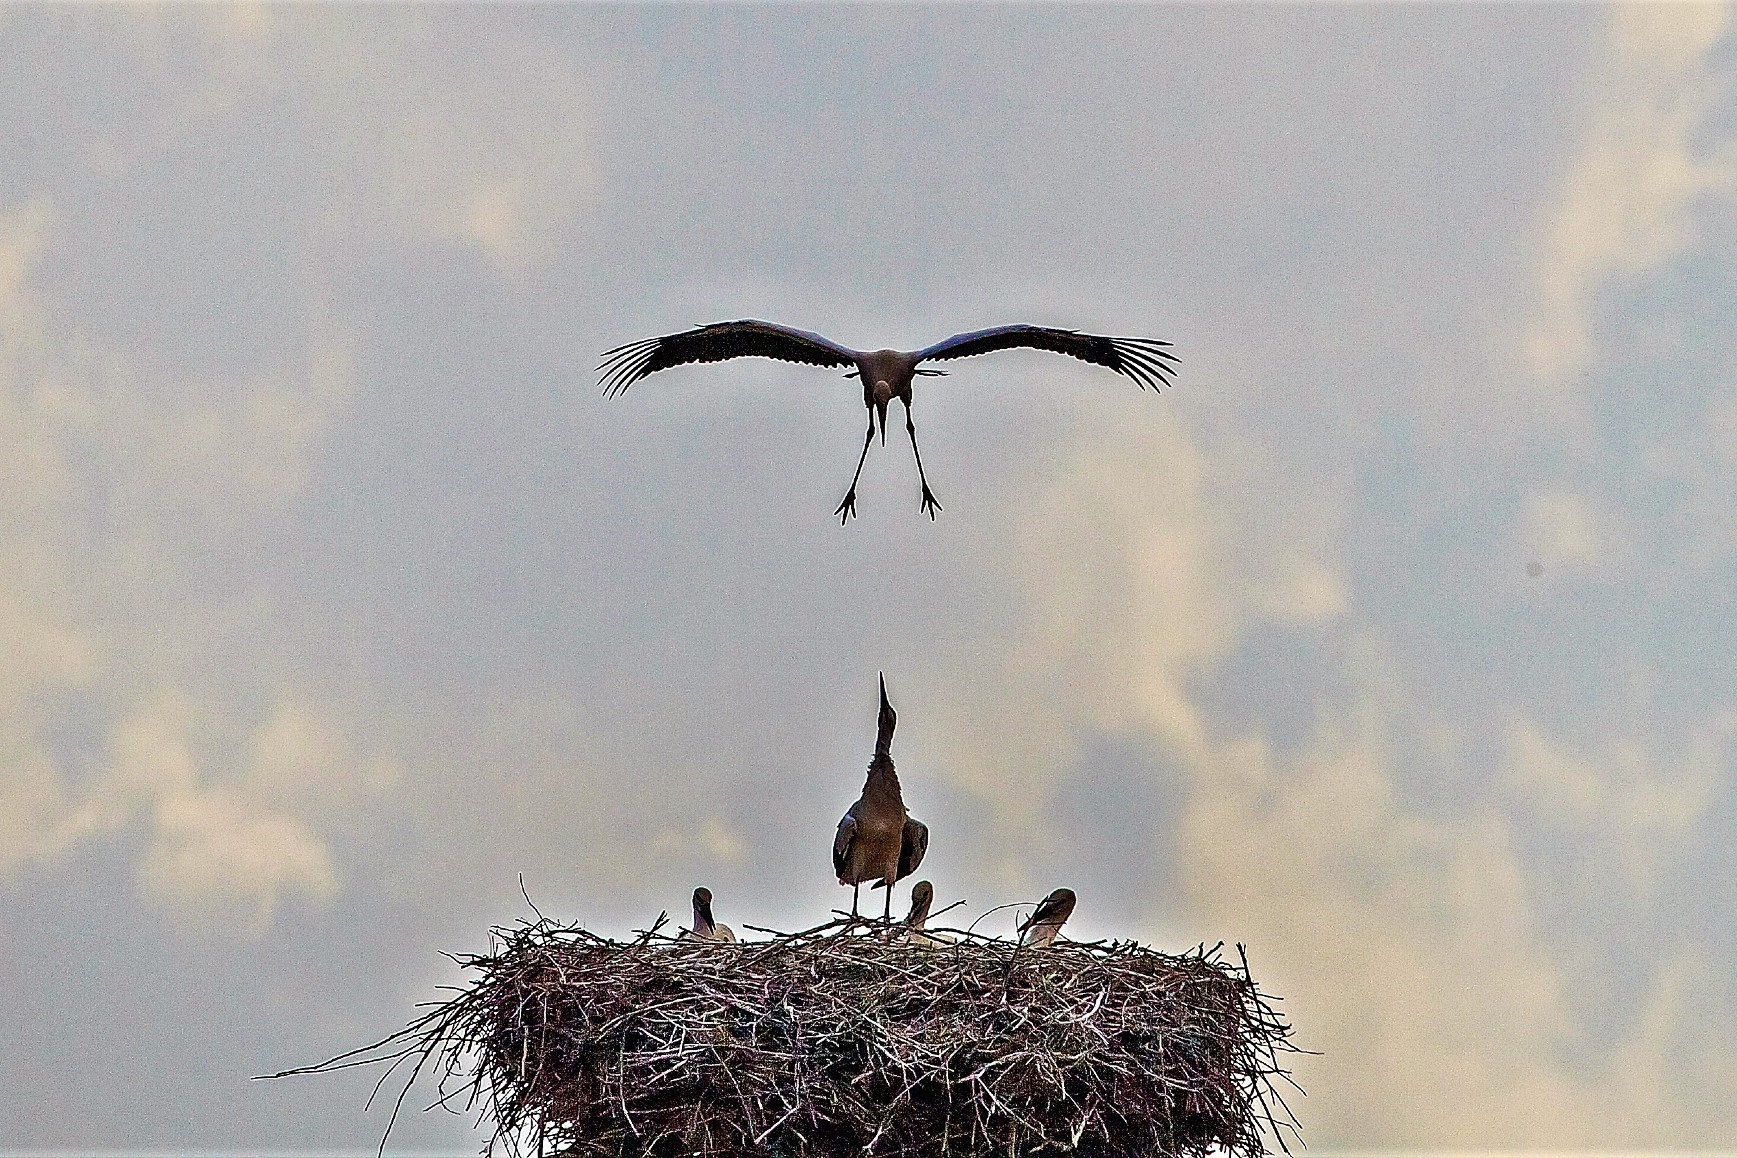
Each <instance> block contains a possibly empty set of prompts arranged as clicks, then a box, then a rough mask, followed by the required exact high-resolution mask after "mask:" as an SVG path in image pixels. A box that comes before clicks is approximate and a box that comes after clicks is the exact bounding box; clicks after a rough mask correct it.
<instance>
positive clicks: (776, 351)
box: [598, 319, 1176, 523]
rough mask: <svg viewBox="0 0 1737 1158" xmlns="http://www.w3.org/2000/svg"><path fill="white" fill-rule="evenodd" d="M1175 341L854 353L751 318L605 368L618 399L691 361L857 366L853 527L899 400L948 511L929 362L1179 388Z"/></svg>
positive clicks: (1029, 337) (1020, 331)
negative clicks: (924, 440) (930, 456)
mask: <svg viewBox="0 0 1737 1158" xmlns="http://www.w3.org/2000/svg"><path fill="white" fill-rule="evenodd" d="M1169 345H1170V343H1168V342H1160V341H1157V340H1155V339H1152V338H1106V337H1099V336H1097V335H1095V334H1081V333H1078V332H1076V331H1074V330H1060V329H1055V328H1052V327H1048V326H1025V325H1016V326H996V327H993V328H991V329H987V330H973V331H971V332H969V333H964V334H955V335H953V336H952V337H951V338H947V339H945V340H943V341H940V342H936V343H935V344H934V345H932V346H925V347H924V348H923V349H921V350H911V351H904V350H872V351H864V350H852V349H850V348H849V347H846V346H841V345H839V344H838V343H837V342H834V341H832V340H830V339H828V338H823V337H821V336H820V335H819V334H815V333H810V332H809V331H807V330H795V329H791V328H790V327H788V326H780V325H776V324H774V323H772V322H759V321H753V320H751V319H750V320H744V321H739V322H718V323H716V324H714V325H710V326H700V327H698V328H696V329H692V330H687V331H684V332H682V333H679V334H669V335H666V336H664V337H661V338H647V339H645V340H644V341H640V342H630V343H628V344H627V345H625V346H617V347H616V348H615V349H613V350H609V351H607V352H606V353H605V354H604V355H603V363H602V365H601V366H599V367H598V370H599V372H600V373H601V374H602V375H603V391H604V393H605V394H607V395H609V396H611V397H613V396H614V395H617V394H620V393H621V392H623V391H624V390H626V389H627V388H628V387H629V386H631V385H633V384H634V383H635V382H637V381H639V380H640V379H641V378H643V377H645V376H646V375H647V374H653V373H656V372H657V371H659V370H665V369H668V368H670V367H671V366H680V365H683V364H685V363H688V362H721V361H724V360H725V359H728V358H776V359H780V360H782V361H786V362H803V363H807V364H809V365H812V366H831V367H837V368H840V369H844V368H847V367H848V368H849V373H847V374H846V375H845V377H847V378H859V379H861V381H862V395H863V406H864V407H865V408H866V409H867V410H868V432H867V433H866V434H864V435H863V440H862V454H861V455H859V456H858V457H857V460H856V473H855V474H853V475H852V476H851V480H850V489H849V490H848V491H846V492H845V496H844V501H842V502H840V503H839V504H838V509H837V510H835V511H834V512H833V514H835V515H837V516H839V522H841V523H844V522H848V521H849V520H850V518H851V516H853V515H855V514H856V484H857V480H858V479H860V478H861V477H862V467H863V463H864V462H865V461H867V459H868V448H869V444H870V443H872V442H873V441H874V436H875V429H876V426H877V422H878V425H879V429H880V433H881V443H882V444H883V445H885V443H886V439H887V407H888V406H890V405H891V404H892V402H893V400H894V399H897V400H898V401H900V402H902V403H904V406H905V432H906V433H907V434H909V435H910V438H911V454H912V455H913V456H914V457H915V458H916V460H917V479H918V481H919V482H920V483H921V484H922V487H923V499H922V510H923V511H924V512H925V513H927V514H928V516H929V518H931V519H933V518H934V517H935V512H936V511H938V510H940V509H941V504H940V503H938V502H936V501H935V494H934V492H933V491H931V490H930V489H929V480H928V477H927V476H926V475H925V474H924V473H923V454H922V452H921V451H920V450H918V449H917V424H916V423H915V422H914V421H913V420H912V418H911V383H912V382H913V381H914V380H915V379H916V378H917V377H919V376H932V375H941V374H945V373H946V371H945V370H936V369H931V368H927V367H924V366H922V365H921V364H920V363H923V362H928V361H944V360H946V359H949V358H967V357H970V356H972V355H975V354H987V353H989V352H990V351H992V350H1005V349H1011V348H1016V347H1024V348H1028V349H1036V350H1050V351H1052V352H1054V353H1058V354H1067V355H1068V356H1070V357H1073V358H1078V359H1080V360H1081V361H1085V362H1091V363H1093V364H1094V365H1098V366H1105V367H1108V368H1109V369H1111V370H1114V371H1115V372H1116V373H1118V374H1121V375H1123V376H1124V377H1127V378H1131V379H1133V380H1134V381H1135V382H1137V383H1138V384H1139V385H1140V386H1141V388H1142V389H1144V388H1146V387H1148V386H1149V387H1151V388H1152V389H1154V390H1157V389H1159V388H1161V387H1163V386H1167V385H1170V384H1171V375H1172V374H1173V373H1174V372H1175V363H1176V357H1175V355H1173V354H1171V353H1170V351H1169Z"/></svg>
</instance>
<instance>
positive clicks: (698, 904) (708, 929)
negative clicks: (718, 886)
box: [681, 888, 736, 941]
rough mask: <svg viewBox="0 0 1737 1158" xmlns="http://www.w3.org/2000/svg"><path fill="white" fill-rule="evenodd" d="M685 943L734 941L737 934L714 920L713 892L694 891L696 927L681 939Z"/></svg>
mask: <svg viewBox="0 0 1737 1158" xmlns="http://www.w3.org/2000/svg"><path fill="white" fill-rule="evenodd" d="M681 939H682V940H684V941H734V940H735V939H736V932H735V930H734V929H732V928H730V926H728V925H720V924H718V922H716V921H714V920H713V919H712V890H710V889H706V888H699V889H695V890H694V927H693V928H692V929H689V930H688V931H687V932H686V933H683V934H682V937H681Z"/></svg>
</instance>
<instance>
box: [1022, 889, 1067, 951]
mask: <svg viewBox="0 0 1737 1158" xmlns="http://www.w3.org/2000/svg"><path fill="white" fill-rule="evenodd" d="M1073 911H1074V891H1073V890H1072V889H1057V890H1055V891H1054V892H1053V893H1051V894H1050V895H1049V896H1047V897H1045V898H1044V899H1043V900H1041V901H1039V902H1038V905H1037V908H1035V909H1033V910H1032V913H1031V916H1029V917H1027V918H1026V919H1025V923H1024V924H1023V925H1021V926H1020V927H1019V943H1020V944H1021V945H1027V946H1030V947H1031V948H1033V949H1048V948H1049V947H1050V946H1052V945H1054V944H1055V937H1056V934H1057V933H1059V932H1061V927H1062V925H1063V924H1064V923H1066V921H1067V919H1068V917H1069V916H1070V915H1072V913H1073Z"/></svg>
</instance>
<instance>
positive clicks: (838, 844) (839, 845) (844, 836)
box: [832, 800, 862, 879]
mask: <svg viewBox="0 0 1737 1158" xmlns="http://www.w3.org/2000/svg"><path fill="white" fill-rule="evenodd" d="M861 803H862V801H860V800H859V801H857V804H861ZM855 839H856V804H853V805H851V806H850V808H849V810H848V811H846V812H845V814H844V817H843V819H841V820H840V821H839V822H838V833H837V834H836V835H835V836H834V837H833V838H832V875H834V876H836V877H839V878H841V879H842V878H843V877H844V870H845V867H846V866H847V865H849V864H850V845H851V842H852V841H854V840H855Z"/></svg>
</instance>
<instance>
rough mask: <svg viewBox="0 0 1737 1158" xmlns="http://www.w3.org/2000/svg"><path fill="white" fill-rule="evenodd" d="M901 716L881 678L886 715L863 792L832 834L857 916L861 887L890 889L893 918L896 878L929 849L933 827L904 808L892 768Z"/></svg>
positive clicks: (835, 858) (837, 868)
mask: <svg viewBox="0 0 1737 1158" xmlns="http://www.w3.org/2000/svg"><path fill="white" fill-rule="evenodd" d="M898 720H899V717H898V714H897V713H896V712H894V711H893V705H892V704H890V703H888V702H887V677H886V676H884V675H883V676H882V677H881V714H880V721H879V726H878V730H877V734H876V736H875V754H874V759H872V760H870V761H869V767H868V779H867V781H866V782H865V783H864V784H863V786H862V795H861V796H860V797H858V798H857V802H856V803H855V804H853V805H851V806H850V808H849V809H848V810H847V811H846V812H845V814H844V818H843V819H842V820H840V821H839V822H838V832H837V834H835V835H834V836H833V838H832V869H833V872H834V873H835V874H836V875H837V876H838V883H839V884H841V885H850V886H851V890H850V915H851V916H853V917H854V916H856V906H857V894H858V893H859V891H860V890H861V889H862V886H863V885H865V884H868V883H869V882H871V881H872V882H873V887H874V888H877V889H882V888H884V889H886V890H887V904H886V912H884V913H883V914H882V919H883V920H885V921H888V922H889V923H890V922H891V921H892V919H893V883H894V882H895V881H902V880H904V879H905V878H906V877H908V876H910V875H911V874H912V873H914V872H916V871H917V866H918V865H920V864H922V863H923V854H924V853H926V852H928V851H929V826H928V825H926V824H924V823H923V822H922V821H920V820H918V819H917V818H916V817H914V816H912V815H911V814H910V813H909V812H906V811H905V800H904V796H903V795H902V794H901V793H900V791H899V773H898V771H897V770H896V769H895V768H894V767H893V727H894V726H895V725H896V724H897V723H898Z"/></svg>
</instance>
